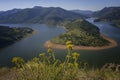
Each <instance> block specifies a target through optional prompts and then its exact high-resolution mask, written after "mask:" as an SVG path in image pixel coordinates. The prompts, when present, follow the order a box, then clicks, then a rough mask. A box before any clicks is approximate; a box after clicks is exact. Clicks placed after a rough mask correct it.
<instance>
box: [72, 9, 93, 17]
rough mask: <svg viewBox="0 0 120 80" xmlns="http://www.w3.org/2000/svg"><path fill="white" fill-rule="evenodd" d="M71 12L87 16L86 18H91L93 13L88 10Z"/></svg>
mask: <svg viewBox="0 0 120 80" xmlns="http://www.w3.org/2000/svg"><path fill="white" fill-rule="evenodd" d="M71 11H72V12H75V13H79V14H82V15H85V16H88V17H90V16H92V14H93V11H90V10H71Z"/></svg>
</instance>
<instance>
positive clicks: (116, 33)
mask: <svg viewBox="0 0 120 80" xmlns="http://www.w3.org/2000/svg"><path fill="white" fill-rule="evenodd" d="M87 21H89V22H90V23H92V24H94V25H96V26H97V27H98V28H99V29H100V32H101V33H102V34H104V35H106V36H108V37H110V38H112V39H114V40H116V41H117V43H118V46H117V47H115V48H111V49H105V50H93V51H92V50H75V51H76V52H79V53H80V58H79V61H82V62H87V63H88V64H89V65H92V66H103V65H104V64H105V63H119V64H120V28H117V27H114V26H112V25H110V23H108V22H93V19H92V18H90V19H87ZM0 25H4V26H10V27H30V28H32V29H34V30H35V34H33V35H31V36H29V37H26V38H24V39H22V40H20V41H17V42H16V43H14V44H12V45H10V46H7V47H5V48H3V49H0V67H3V66H8V67H11V66H13V63H12V62H11V60H12V58H13V57H16V56H17V57H18V56H19V57H22V58H24V59H25V60H31V59H32V58H33V57H36V56H38V55H39V54H40V53H41V52H46V51H47V49H46V48H45V47H44V43H45V42H46V41H48V40H50V39H52V38H53V37H55V36H58V35H60V34H62V33H64V32H65V29H64V28H63V27H60V26H48V25H44V24H0ZM54 51H55V55H56V57H57V58H59V59H61V60H64V59H65V55H66V52H67V50H59V49H54Z"/></svg>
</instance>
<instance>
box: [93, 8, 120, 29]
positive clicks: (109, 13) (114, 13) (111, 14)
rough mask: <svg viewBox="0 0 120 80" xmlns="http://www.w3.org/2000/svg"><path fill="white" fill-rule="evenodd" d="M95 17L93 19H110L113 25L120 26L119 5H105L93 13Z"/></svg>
mask: <svg viewBox="0 0 120 80" xmlns="http://www.w3.org/2000/svg"><path fill="white" fill-rule="evenodd" d="M93 16H94V17H97V18H98V19H96V20H95V21H110V22H112V24H113V25H115V26H118V27H120V7H105V8H104V9H102V10H100V11H97V12H95V13H93Z"/></svg>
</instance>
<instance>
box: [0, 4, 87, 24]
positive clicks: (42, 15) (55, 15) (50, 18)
mask: <svg viewBox="0 0 120 80" xmlns="http://www.w3.org/2000/svg"><path fill="white" fill-rule="evenodd" d="M79 18H86V16H85V15H82V14H78V13H74V12H72V11H67V10H64V9H62V8H60V7H39V6H35V7H33V8H26V9H13V10H9V11H2V12H0V23H46V24H59V23H61V22H64V21H72V20H75V19H79Z"/></svg>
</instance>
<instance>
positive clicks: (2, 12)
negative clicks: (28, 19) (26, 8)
mask: <svg viewBox="0 0 120 80" xmlns="http://www.w3.org/2000/svg"><path fill="white" fill-rule="evenodd" d="M20 10H21V9H12V10H8V11H0V16H6V15H10V14H14V13H17V12H18V11H20Z"/></svg>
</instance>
